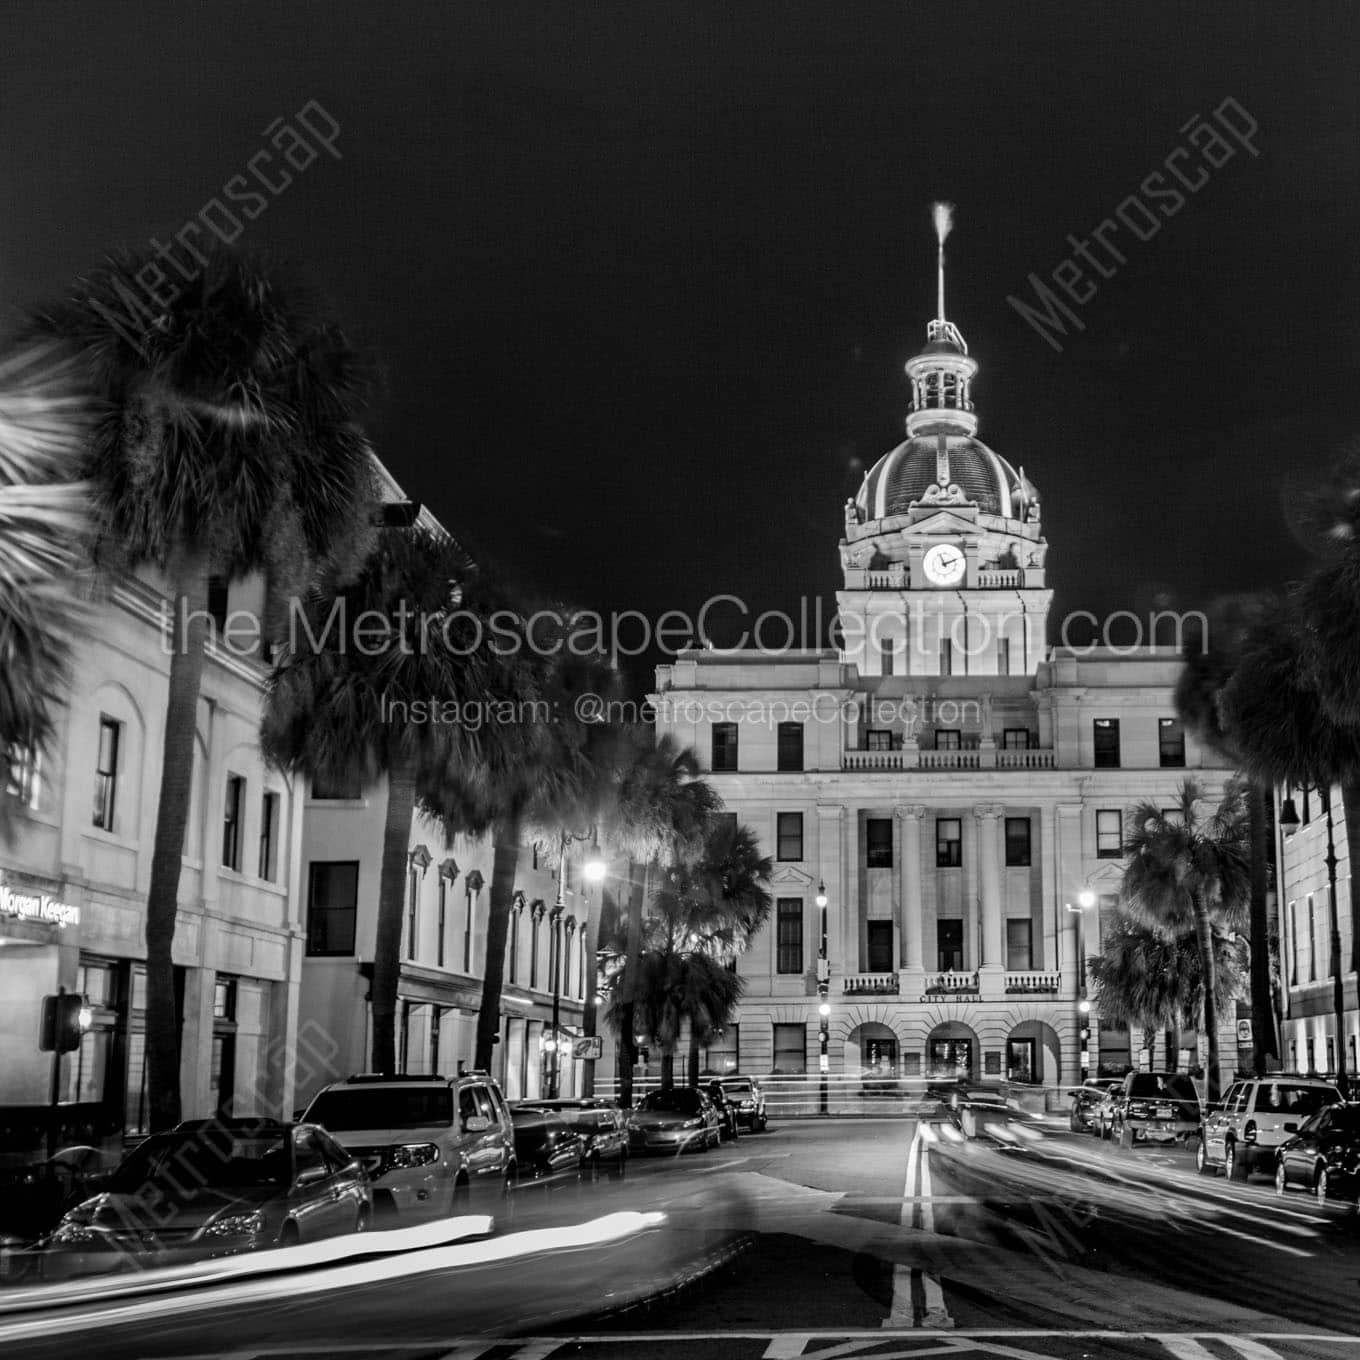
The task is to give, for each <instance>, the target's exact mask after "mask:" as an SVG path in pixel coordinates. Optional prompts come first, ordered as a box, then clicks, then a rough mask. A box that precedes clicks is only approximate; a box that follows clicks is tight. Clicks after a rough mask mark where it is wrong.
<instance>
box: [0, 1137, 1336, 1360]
mask: <svg viewBox="0 0 1360 1360" xmlns="http://www.w3.org/2000/svg"><path fill="white" fill-rule="evenodd" d="M1024 1133H1025V1134H1028V1135H1029V1136H1028V1137H1025V1136H1022V1135H1021V1134H1018V1133H1010V1134H1009V1141H1007V1140H1006V1139H1004V1138H997V1137H992V1136H983V1137H981V1138H979V1139H977V1140H968V1141H956V1140H955V1139H954V1138H952V1137H951V1135H952V1134H953V1130H952V1129H951V1128H948V1127H946V1126H942V1125H941V1124H939V1123H938V1122H933V1121H932V1122H927V1123H922V1122H919V1121H916V1120H909V1119H885V1120H845V1121H839V1120H837V1121H826V1122H812V1121H804V1122H800V1123H790V1124H787V1125H785V1126H783V1127H781V1128H771V1130H770V1131H769V1132H768V1133H765V1134H762V1135H757V1136H745V1137H743V1138H742V1139H741V1140H740V1142H739V1143H737V1144H736V1145H730V1146H728V1147H725V1148H723V1149H722V1150H720V1151H715V1152H709V1153H705V1154H702V1155H699V1156H691V1157H686V1158H683V1159H681V1160H678V1161H677V1160H674V1159H669V1158H667V1159H659V1160H655V1161H652V1160H645V1161H644V1160H641V1159H639V1160H637V1161H635V1162H634V1164H633V1165H632V1167H631V1168H630V1172H629V1177H628V1182H627V1184H626V1185H625V1186H624V1187H622V1188H614V1189H611V1190H608V1191H607V1192H605V1193H604V1194H603V1195H601V1196H598V1197H596V1196H587V1197H585V1198H583V1199H580V1200H577V1199H576V1198H575V1196H573V1195H566V1196H560V1197H559V1198H558V1201H557V1203H556V1204H555V1205H553V1206H550V1208H549V1209H548V1210H545V1218H546V1219H549V1220H551V1221H554V1222H559V1223H562V1222H567V1221H570V1220H573V1219H583V1218H587V1217H590V1216H592V1215H594V1214H597V1213H600V1212H607V1211H609V1210H614V1209H629V1210H644V1211H645V1210H659V1211H661V1212H663V1213H665V1214H666V1215H667V1220H666V1222H665V1224H664V1225H662V1226H660V1227H657V1228H653V1229H649V1230H647V1231H643V1232H640V1233H637V1234H635V1235H632V1236H630V1237H629V1238H628V1239H626V1240H624V1241H621V1242H618V1243H615V1244H612V1245H608V1246H604V1247H584V1246H577V1247H573V1248H570V1249H560V1248H559V1249H557V1250H552V1251H538V1252H535V1253H533V1254H530V1255H528V1256H525V1257H522V1258H519V1259H514V1260H509V1261H501V1262H497V1263H494V1264H482V1265H477V1266H464V1267H461V1268H458V1269H448V1268H426V1265H425V1263H424V1262H422V1261H421V1260H416V1259H413V1260H412V1261H411V1263H410V1269H409V1271H406V1270H405V1269H403V1271H402V1272H401V1274H400V1275H399V1276H397V1277H396V1278H392V1279H386V1280H382V1281H377V1280H372V1281H370V1280H366V1279H364V1278H362V1268H359V1273H360V1278H359V1279H358V1281H357V1282H356V1280H355V1278H354V1275H353V1273H351V1275H350V1276H347V1277H346V1279H345V1282H344V1284H343V1285H340V1284H339V1283H337V1285H336V1287H334V1288H331V1287H328V1283H327V1277H326V1275H325V1273H324V1272H318V1273H316V1276H315V1278H311V1279H308V1280H307V1281H306V1282H305V1286H304V1285H303V1284H299V1286H298V1288H297V1289H296V1290H287V1291H285V1293H284V1295H283V1296H282V1297H269V1298H265V1297H251V1296H250V1295H249V1294H248V1293H247V1295H246V1296H244V1297H243V1296H242V1295H241V1293H240V1291H238V1292H237V1294H236V1295H235V1296H233V1298H232V1299H231V1300H230V1301H229V1302H228V1301H224V1302H222V1303H220V1304H218V1303H215V1302H213V1301H212V1300H210V1299H206V1298H204V1297H202V1296H198V1297H195V1296H192V1295H190V1296H185V1297H183V1298H180V1297H179V1296H176V1298H175V1299H171V1300H167V1301H164V1302H162V1303H161V1304H159V1305H158V1309H159V1311H158V1312H157V1313H156V1315H154V1316H152V1315H151V1314H150V1313H149V1312H148V1311H147V1310H145V1309H140V1308H137V1307H132V1308H130V1309H127V1310H126V1311H124V1312H121V1313H119V1314H118V1315H117V1316H113V1317H111V1316H109V1315H108V1312H107V1310H103V1315H102V1316H101V1315H100V1312H99V1311H98V1310H90V1312H89V1313H88V1314H86V1315H81V1314H71V1313H69V1312H68V1313H65V1314H63V1315H62V1316H61V1317H60V1318H57V1319H53V1320H52V1325H51V1328H50V1330H49V1331H48V1332H47V1333H46V1334H38V1333H36V1332H35V1331H34V1330H33V1326H32V1324H33V1320H32V1319H30V1320H29V1324H30V1325H29V1330H27V1331H24V1332H21V1333H16V1332H14V1331H13V1330H12V1328H13V1326H14V1322H13V1321H10V1322H6V1321H5V1320H4V1319H3V1318H0V1351H3V1353H4V1354H5V1356H6V1357H7V1360H9V1357H19V1356H28V1355H32V1356H35V1357H38V1356H43V1357H46V1356H57V1355H61V1356H63V1357H66V1356H69V1355H70V1354H71V1353H72V1352H73V1351H77V1352H79V1351H85V1352H87V1353H89V1354H92V1355H98V1356H100V1357H106V1356H107V1357H109V1358H110V1360H121V1357H124V1356H126V1357H129V1360H132V1358H133V1357H148V1360H149V1358H150V1357H153V1356H154V1357H171V1356H178V1357H186V1356H191V1355H192V1356H207V1355H213V1356H222V1355H230V1356H231V1357H232V1360H248V1357H254V1356H259V1357H269V1360H284V1357H292V1356H297V1357H299V1360H300V1358H301V1357H304V1356H306V1357H308V1360H314V1358H315V1357H317V1356H319V1355H337V1356H343V1355H364V1356H384V1357H385V1356H391V1357H393V1360H396V1357H401V1360H425V1357H430V1360H434V1357H436V1356H438V1357H448V1358H449V1360H481V1357H486V1360H510V1357H512V1356H513V1357H516V1360H546V1358H547V1357H558V1356H560V1357H563V1360H570V1357H575V1356H580V1357H585V1360H625V1357H627V1358H628V1360H632V1357H636V1356H639V1355H644V1356H647V1357H653V1356H654V1357H655V1360H665V1357H667V1356H674V1357H676V1360H683V1358H685V1357H690V1356H694V1357H704V1360H709V1357H712V1358H713V1360H727V1358H728V1357H731V1360H748V1358H749V1360H755V1358H756V1357H763V1358H764V1360H795V1358H796V1357H800V1356H825V1357H827V1360H838V1358H839V1357H841V1356H850V1355H868V1356H873V1357H879V1360H888V1357H897V1356H915V1355H942V1354H948V1355H959V1356H963V1357H968V1356H972V1355H1004V1356H1009V1357H1012V1360H1014V1358H1016V1357H1019V1358H1020V1360H1028V1357H1038V1356H1053V1357H1064V1358H1065V1357H1081V1356H1088V1357H1097V1358H1100V1360H1103V1358H1104V1357H1112V1358H1116V1357H1130V1360H1132V1358H1134V1357H1144V1356H1161V1357H1165V1356H1172V1357H1177V1360H1206V1357H1219V1358H1221V1357H1230V1356H1246V1357H1249V1360H1270V1358H1271V1357H1274V1356H1281V1357H1286V1358H1288V1360H1292V1358H1293V1357H1332V1356H1343V1355H1344V1356H1353V1357H1355V1360H1360V1289H1357V1285H1360V1220H1357V1216H1356V1215H1355V1213H1354V1212H1353V1211H1352V1210H1350V1209H1349V1208H1347V1207H1346V1206H1343V1205H1339V1204H1327V1205H1320V1204H1318V1203H1317V1201H1316V1200H1315V1199H1313V1198H1312V1197H1311V1196H1308V1195H1305V1194H1302V1193H1293V1194H1291V1195H1289V1196H1288V1197H1287V1198H1285V1199H1283V1200H1281V1199H1278V1198H1277V1197H1276V1195H1275V1193H1274V1189H1273V1187H1272V1186H1271V1185H1270V1184H1268V1183H1267V1182H1266V1181H1265V1180H1264V1179H1261V1180H1259V1181H1256V1182H1254V1183H1252V1184H1248V1185H1241V1184H1231V1185H1230V1184H1228V1183H1227V1182H1226V1181H1224V1180H1223V1179H1222V1178H1217V1179H1209V1178H1206V1177H1202V1176H1198V1175H1196V1174H1195V1172H1194V1169H1193V1165H1192V1163H1191V1160H1190V1158H1189V1156H1188V1154H1187V1153H1186V1152H1184V1151H1180V1150H1177V1151H1174V1152H1164V1151H1159V1150H1155V1149H1138V1150H1132V1151H1125V1150H1121V1149H1118V1148H1115V1147H1112V1146H1110V1145H1102V1144H1100V1143H1098V1142H1097V1141H1096V1140H1095V1139H1093V1138H1089V1137H1081V1136H1077V1135H1072V1134H1069V1133H1067V1132H1065V1131H1058V1130H1055V1129H1050V1128H1047V1127H1045V1128H1043V1129H1034V1128H1026V1129H1025V1130H1024ZM530 1226H532V1224H531V1223H530V1222H528V1221H527V1220H526V1219H525V1217H524V1216H521V1219H520V1222H519V1223H517V1224H516V1231H517V1232H518V1231H520V1230H521V1229H524V1228H527V1227H530ZM736 1242H745V1243H749V1246H748V1247H747V1249H746V1250H744V1251H743V1252H742V1253H741V1254H740V1255H738V1256H736V1257H735V1258H734V1259H730V1260H728V1259H727V1257H726V1256H725V1255H724V1253H726V1252H728V1251H729V1250H730V1248H731V1247H732V1245H733V1244H734V1243H736ZM723 1260H727V1264H726V1265H725V1266H723V1267H722V1268H721V1269H718V1270H716V1271H715V1272H714V1273H712V1274H709V1275H708V1276H706V1277H705V1278H704V1279H703V1280H702V1281H700V1282H698V1283H693V1282H691V1283H689V1285H688V1287H686V1288H683V1289H681V1290H679V1292H676V1293H673V1294H671V1295H669V1296H662V1297H660V1298H658V1299H655V1300H654V1301H653V1302H652V1303H650V1304H648V1305H647V1306H645V1307H644V1306H633V1307H630V1308H627V1309H625V1311H622V1312H618V1311H615V1312H614V1314H613V1316H611V1317H607V1318H600V1317H598V1316H597V1317H595V1318H594V1319H593V1320H591V1321H588V1322H584V1321H582V1318H583V1317H584V1316H585V1315H588V1314H591V1313H596V1314H598V1313H599V1312H600V1311H601V1310H605V1309H610V1308H612V1309H615V1310H617V1309H618V1308H619V1307H620V1306H621V1305H625V1304H628V1303H629V1302H630V1301H634V1300H636V1299H637V1297H638V1296H639V1295H640V1294H648V1295H654V1294H655V1293H656V1291H657V1290H658V1289H660V1288H662V1287H670V1286H674V1285H676V1284H683V1283H684V1282H685V1281H687V1280H688V1281H693V1279H694V1277H695V1276H696V1275H697V1273H698V1272H699V1271H701V1270H702V1269H704V1268H705V1267H706V1266H708V1265H711V1264H713V1263H715V1262H719V1261H723ZM304 1287H305V1289H306V1290H307V1291H310V1292H305V1293H304V1292H303V1289H304ZM276 1293H277V1291H276ZM41 1321H42V1320H41V1319H39V1320H38V1325H39V1326H41Z"/></svg>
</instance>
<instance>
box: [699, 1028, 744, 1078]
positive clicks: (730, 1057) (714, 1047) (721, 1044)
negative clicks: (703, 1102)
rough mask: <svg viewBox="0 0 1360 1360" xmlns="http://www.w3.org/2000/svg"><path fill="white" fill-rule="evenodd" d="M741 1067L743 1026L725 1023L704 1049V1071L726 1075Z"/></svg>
mask: <svg viewBox="0 0 1360 1360" xmlns="http://www.w3.org/2000/svg"><path fill="white" fill-rule="evenodd" d="M740 1068H741V1026H740V1025H724V1026H723V1028H722V1029H720V1030H716V1031H715V1032H714V1033H713V1034H712V1035H711V1036H710V1038H709V1041H708V1047H707V1048H706V1049H705V1050H704V1071H705V1072H712V1073H714V1074H715V1075H716V1076H720V1077H722V1076H726V1075H727V1073H729V1072H736V1071H739V1070H740Z"/></svg>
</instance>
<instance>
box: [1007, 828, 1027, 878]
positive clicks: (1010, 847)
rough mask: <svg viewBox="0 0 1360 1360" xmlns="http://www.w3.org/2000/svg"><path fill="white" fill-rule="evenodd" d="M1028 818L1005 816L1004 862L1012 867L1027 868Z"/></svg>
mask: <svg viewBox="0 0 1360 1360" xmlns="http://www.w3.org/2000/svg"><path fill="white" fill-rule="evenodd" d="M1029 832H1030V828H1029V818H1028V817H1007V818H1006V863H1007V865H1008V866H1009V867H1010V868H1012V869H1019V868H1024V869H1027V868H1029V862H1030V860H1029V856H1030V843H1029Z"/></svg>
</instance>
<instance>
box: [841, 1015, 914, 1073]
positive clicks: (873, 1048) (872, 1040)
mask: <svg viewBox="0 0 1360 1360" xmlns="http://www.w3.org/2000/svg"><path fill="white" fill-rule="evenodd" d="M845 1070H846V1071H847V1072H855V1073H858V1074H860V1075H861V1076H863V1077H864V1079H865V1080H866V1081H889V1080H892V1079H894V1078H896V1077H897V1076H898V1075H899V1073H900V1071H901V1054H900V1052H899V1048H898V1043H897V1035H895V1034H894V1033H893V1032H892V1030H890V1029H889V1028H888V1027H887V1025H884V1024H881V1023H880V1022H879V1021H877V1020H866V1021H865V1022H864V1023H863V1024H862V1025H856V1026H855V1028H854V1029H852V1030H851V1031H850V1033H849V1034H848V1035H847V1036H846V1039H845Z"/></svg>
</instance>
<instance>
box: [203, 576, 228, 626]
mask: <svg viewBox="0 0 1360 1360" xmlns="http://www.w3.org/2000/svg"><path fill="white" fill-rule="evenodd" d="M228 608H229V597H228V592H227V578H226V577H225V576H209V577H208V615H209V617H210V618H211V619H212V621H213V637H214V638H217V639H220V638H221V636H222V634H223V633H225V632H226V631H227V612H228Z"/></svg>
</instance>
